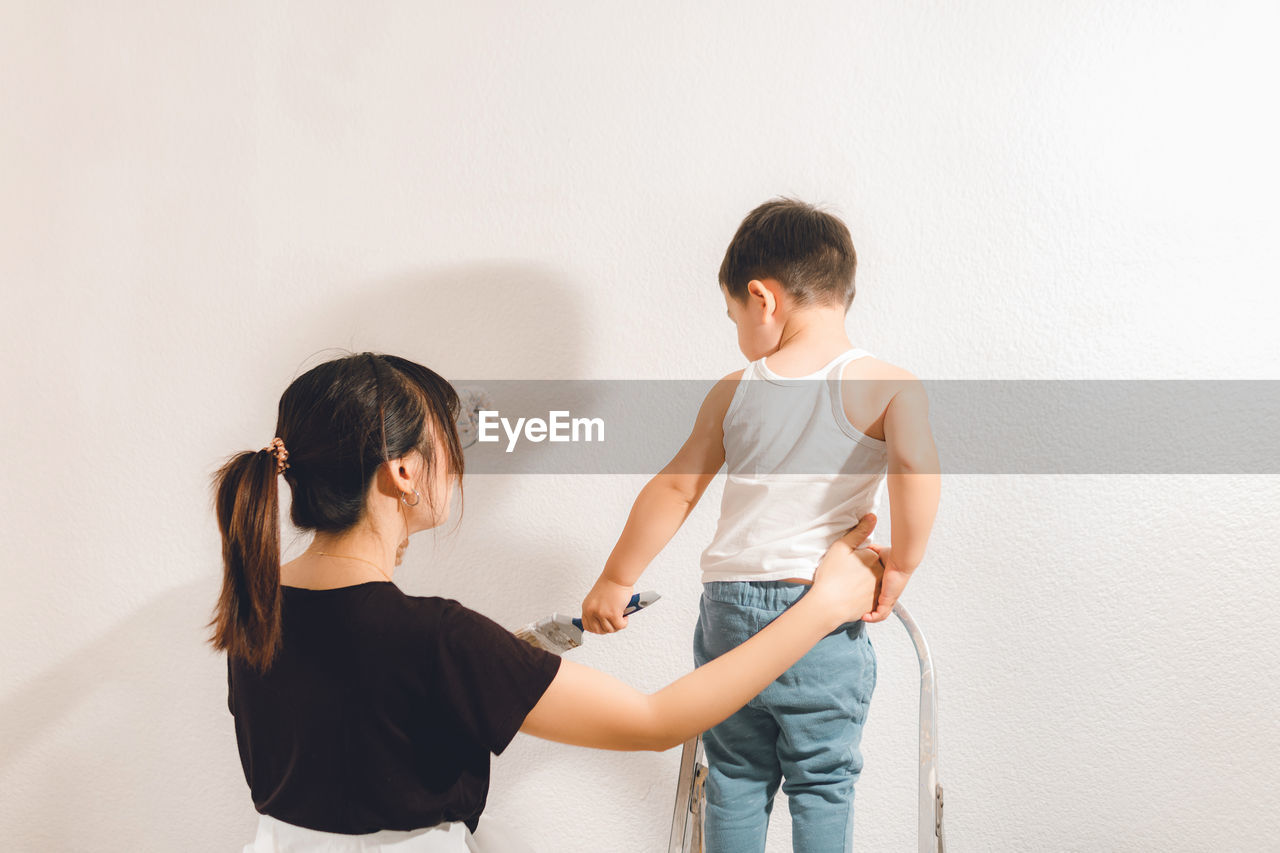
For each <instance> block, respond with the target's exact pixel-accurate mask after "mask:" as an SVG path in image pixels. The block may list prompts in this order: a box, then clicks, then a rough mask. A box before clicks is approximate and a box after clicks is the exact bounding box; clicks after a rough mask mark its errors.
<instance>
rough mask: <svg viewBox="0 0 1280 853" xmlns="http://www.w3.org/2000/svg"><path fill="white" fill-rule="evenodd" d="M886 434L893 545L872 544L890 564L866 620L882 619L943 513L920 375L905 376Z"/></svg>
mask: <svg viewBox="0 0 1280 853" xmlns="http://www.w3.org/2000/svg"><path fill="white" fill-rule="evenodd" d="M884 436H885V442H886V443H887V444H888V451H889V473H888V483H889V517H890V518H891V519H892V521H893V524H892V525H891V530H892V533H891V540H890V545H889V547H887V548H885V547H883V546H878V545H876V544H874V543H868V547H870V548H872V549H873V550H874V551H876V553H878V554H879V555H880V560H881V562H882V563H884V582H883V586H882V587H881V590H880V598H879V601H878V602H877V603H876V607H875V609H874V610H873V611H872V612H870V613H868V614H867V615H866V616H864V617H862V619H863V621H864V622H882V621H884V620H885V619H887V618H889V614H890V613H891V612H893V605H894V604H895V603H896V602H897V600H898V596H900V595H901V594H902V590H903V589H904V588H905V587H906V585H907V581H909V580H910V579H911V573H912V572H914V571H915V570H916V567H917V566H919V565H920V561H921V560H923V559H924V551H925V546H926V545H927V544H928V542H929V532H930V531H931V530H932V529H933V520H934V517H935V516H936V515H937V512H938V498H939V495H940V493H941V489H942V477H941V476H940V473H939V465H938V448H937V446H936V445H935V444H934V441H933V431H932V430H931V429H930V428H929V398H928V396H927V395H926V394H925V390H924V384H923V383H921V382H920V380H919V379H916V378H915V377H914V376H913V377H911V378H910V379H907V380H904V382H903V385H902V388H901V389H899V390H898V391H897V392H896V393H895V394H894V395H893V397H892V398H891V399H890V400H889V405H888V406H887V407H886V408H885V413H884Z"/></svg>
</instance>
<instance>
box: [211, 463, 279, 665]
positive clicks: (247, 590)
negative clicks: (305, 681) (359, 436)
mask: <svg viewBox="0 0 1280 853" xmlns="http://www.w3.org/2000/svg"><path fill="white" fill-rule="evenodd" d="M214 491H215V498H214V500H215V503H216V505H217V512H218V529H219V530H221V531H222V569H223V574H222V594H221V595H220V596H219V598H218V605H217V608H216V609H215V611H214V617H213V621H212V622H211V623H210V627H211V628H212V629H213V637H212V643H213V647H214V648H215V649H218V650H219V651H224V652H226V653H227V655H228V656H229V657H232V658H239V659H241V660H243V661H245V662H246V663H248V664H250V665H251V666H253V667H254V668H255V669H257V670H259V671H265V670H266V669H267V668H268V667H269V666H270V665H271V662H272V660H274V659H275V656H276V652H277V651H278V650H279V648H280V634H281V628H280V597H281V592H280V485H279V477H278V474H277V460H276V457H275V455H274V454H272V453H270V452H268V451H267V450H259V451H246V452H244V453H238V454H236V455H235V456H233V457H232V458H231V459H229V460H227V462H226V464H224V465H223V466H222V467H221V468H220V469H219V470H218V473H217V474H215V475H214Z"/></svg>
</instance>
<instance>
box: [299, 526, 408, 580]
mask: <svg viewBox="0 0 1280 853" xmlns="http://www.w3.org/2000/svg"><path fill="white" fill-rule="evenodd" d="M408 545H409V540H408V537H405V539H404V540H403V541H402V542H400V543H399V544H396V543H395V542H393V541H391V540H390V539H389V538H387V537H384V536H379V535H378V534H377V532H376V531H373V530H370V529H368V528H363V527H362V528H357V529H355V530H351V531H347V532H345V533H339V534H332V533H317V534H316V535H315V537H314V538H313V539H312V540H311V544H310V545H309V546H307V550H306V551H304V552H303V553H302V554H301V555H299V556H298V558H297V559H295V560H291V561H290V562H288V563H286V564H285V565H284V566H281V568H280V582H281V583H282V584H284V585H285V586H298V587H303V588H307V589H333V588H336V587H341V586H352V585H354V584H357V583H366V582H368V581H390V580H391V579H392V577H393V576H394V575H395V568H396V566H398V565H399V564H400V560H401V559H402V557H403V556H404V549H405V548H406V547H408Z"/></svg>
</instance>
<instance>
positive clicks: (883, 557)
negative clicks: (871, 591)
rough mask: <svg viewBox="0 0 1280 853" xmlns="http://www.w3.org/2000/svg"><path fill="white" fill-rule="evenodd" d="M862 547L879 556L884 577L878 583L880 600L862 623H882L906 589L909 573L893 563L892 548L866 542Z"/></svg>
mask: <svg viewBox="0 0 1280 853" xmlns="http://www.w3.org/2000/svg"><path fill="white" fill-rule="evenodd" d="M863 547H864V548H870V549H871V550H872V551H875V552H876V553H877V554H879V555H880V562H881V563H882V564H883V565H884V577H883V578H882V579H881V581H880V599H879V601H878V602H876V606H875V609H874V610H872V611H871V612H869V613H867V614H866V615H864V616H863V617H862V621H863V622H883V621H884V620H886V619H888V618H889V614H890V613H892V612H893V605H895V604H897V603H898V597H899V596H900V595H902V590H904V589H905V588H906V586H907V581H909V580H911V572H910V571H907V570H905V569H903V568H902V567H901V566H898V565H897V564H896V563H894V561H893V548H891V547H890V546H888V545H878V544H876V543H875V542H867V543H865V544H864V545H863Z"/></svg>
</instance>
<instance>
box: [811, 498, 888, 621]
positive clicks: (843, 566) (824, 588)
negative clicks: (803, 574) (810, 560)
mask: <svg viewBox="0 0 1280 853" xmlns="http://www.w3.org/2000/svg"><path fill="white" fill-rule="evenodd" d="M875 527H876V517H875V515H873V514H871V513H867V514H866V515H864V516H863V517H862V518H860V519H858V523H857V525H856V526H854V527H853V528H852V529H851V530H850V531H849V532H848V533H846V534H845V535H844V536H842V537H840V538H839V539H837V540H836V541H835V543H834V544H832V546H831V547H830V548H828V549H827V553H826V554H825V555H823V557H822V562H820V563H819V564H818V568H817V569H816V570H815V571H814V574H813V589H812V590H811V591H810V593H809V594H810V595H815V594H816V595H820V596H821V597H822V599H823V600H824V601H826V602H827V603H828V604H829V605H830V607H831V612H832V614H833V616H832V618H833V619H834V620H835V623H834V626H833V627H838V626H840V625H843V624H844V623H846V622H856V621H858V620H859V619H861V618H862V617H863V615H864V614H866V613H868V611H871V610H872V609H873V608H875V606H876V601H877V599H879V598H880V597H881V590H880V583H881V578H882V576H884V574H885V568H884V565H883V564H882V563H881V562H880V557H879V555H878V554H877V553H876V551H875V550H872V549H871V548H864V547H860V546H862V544H863V543H864V542H865V541H866V539H867V537H868V536H870V535H871V531H872V530H875ZM895 600H896V597H895ZM890 606H892V605H890Z"/></svg>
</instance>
